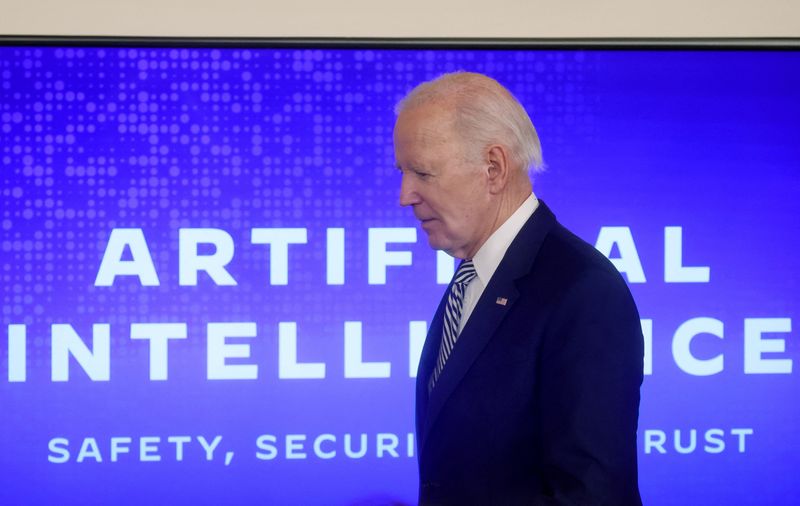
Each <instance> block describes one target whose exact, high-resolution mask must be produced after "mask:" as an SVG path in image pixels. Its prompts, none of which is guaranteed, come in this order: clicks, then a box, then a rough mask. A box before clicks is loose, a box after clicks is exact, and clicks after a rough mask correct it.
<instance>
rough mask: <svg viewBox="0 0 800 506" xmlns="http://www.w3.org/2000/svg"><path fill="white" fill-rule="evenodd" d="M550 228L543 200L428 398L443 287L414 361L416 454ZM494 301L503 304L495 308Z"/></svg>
mask: <svg viewBox="0 0 800 506" xmlns="http://www.w3.org/2000/svg"><path fill="white" fill-rule="evenodd" d="M555 223H556V220H555V216H554V215H553V213H552V212H551V211H550V209H549V208H548V207H547V205H545V203H544V202H543V201H541V200H540V201H539V208H538V209H537V210H536V212H535V213H533V215H532V216H531V217H530V218H529V219H528V221H527V222H525V225H523V227H522V229H520V231H519V233H518V234H517V236H516V237H515V238H514V240H513V241H512V242H511V245H510V246H509V248H508V250H507V251H506V253H505V255H504V256H503V259H502V260H501V261H500V264H499V265H498V267H497V270H496V271H495V272H494V275H493V276H492V279H491V280H490V282H489V284H488V286H487V287H486V289H484V291H483V294H482V295H481V298H480V299H479V300H478V303H477V305H476V306H475V309H474V310H473V313H472V316H471V317H470V319H469V320H468V321H467V324H466V326H465V327H464V329H463V330H462V332H461V335H460V336H459V338H458V342H457V344H456V346H455V347H454V348H453V351H452V353H451V354H450V357H449V358H448V360H447V364H446V365H445V367H444V369H443V370H442V374H441V376H440V377H439V380H438V382H437V384H436V388H434V389H433V391H432V392H431V394H430V398H429V396H428V391H427V383H428V377H429V376H430V373H431V371H432V369H433V364H434V363H435V360H436V355H437V353H438V351H439V343H440V342H441V335H442V314H443V312H444V306H445V300H446V297H447V293H449V291H450V287H449V286H448V288H447V290H446V291H445V296H444V297H443V298H442V301H441V302H440V303H439V308H438V309H437V310H436V314H435V315H434V318H433V321H432V322H431V327H430V329H429V331H428V337H427V339H426V340H425V345H424V347H423V351H422V357H421V359H420V365H419V370H418V374H417V416H416V425H417V437H418V444H419V455H420V456H421V455H422V450H423V449H424V448H425V443H426V440H427V436H428V434H429V433H430V430H431V427H432V426H433V424H434V423H435V421H436V419H437V418H438V416H439V414H440V412H441V410H442V408H443V407H444V405H445V402H446V401H447V399H448V398H449V397H450V395H452V393H453V391H454V390H455V389H456V387H457V386H458V384H459V383H460V382H461V380H462V379H463V378H464V375H465V374H466V373H467V371H468V370H469V368H470V367H471V366H472V363H473V362H474V361H475V360H476V359H477V358H478V356H479V355H480V353H481V351H483V348H484V347H485V346H486V345H487V344H488V342H489V340H490V339H491V338H492V336H493V335H494V333H495V331H496V330H497V328H498V326H499V325H500V323H501V322H502V321H503V318H505V316H506V314H508V312H509V310H511V308H512V307H513V306H514V304H515V303H516V300H517V298H518V297H519V291H518V290H517V288H516V284H515V281H516V280H517V279H519V278H521V277H524V276H525V275H527V274H528V273H529V272H530V271H531V268H532V266H533V262H534V260H535V258H536V254H537V253H538V251H539V248H540V246H541V244H542V242H543V241H544V238H545V237H546V236H547V233H548V232H549V231H550V229H551V228H552V227H553V225H554V224H555ZM500 299H506V300H505V303H504V304H503V303H501V301H500Z"/></svg>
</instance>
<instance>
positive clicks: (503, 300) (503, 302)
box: [495, 297, 508, 306]
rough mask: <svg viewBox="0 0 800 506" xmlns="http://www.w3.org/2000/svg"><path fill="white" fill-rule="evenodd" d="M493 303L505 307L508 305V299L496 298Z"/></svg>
mask: <svg viewBox="0 0 800 506" xmlns="http://www.w3.org/2000/svg"><path fill="white" fill-rule="evenodd" d="M495 302H496V303H497V304H499V305H501V306H505V305H506V304H508V299H507V298H505V297H498V298H497V300H496V301H495Z"/></svg>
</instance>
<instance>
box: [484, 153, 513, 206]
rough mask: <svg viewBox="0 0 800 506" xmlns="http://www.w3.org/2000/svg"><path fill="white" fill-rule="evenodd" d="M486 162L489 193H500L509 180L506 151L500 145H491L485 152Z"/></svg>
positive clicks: (508, 164) (509, 170)
mask: <svg viewBox="0 0 800 506" xmlns="http://www.w3.org/2000/svg"><path fill="white" fill-rule="evenodd" d="M486 161H487V163H488V164H489V167H488V169H487V173H488V176H489V180H488V183H489V191H490V192H491V193H493V194H498V193H501V192H502V191H503V190H505V188H506V186H508V183H509V180H510V179H511V164H510V160H509V159H508V150H507V149H506V147H505V146H501V145H500V144H492V145H491V146H489V149H488V151H487V152H486Z"/></svg>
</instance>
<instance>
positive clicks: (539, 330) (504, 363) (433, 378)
mask: <svg viewBox="0 0 800 506" xmlns="http://www.w3.org/2000/svg"><path fill="white" fill-rule="evenodd" d="M397 112H398V118H397V123H396V125H395V129H394V146H395V156H396V159H397V165H398V168H399V170H400V172H401V174H402V184H401V189H400V204H401V205H403V206H410V207H411V208H412V209H413V211H414V216H416V218H417V219H418V220H420V222H421V226H422V228H423V229H424V230H425V232H426V233H427V235H428V241H429V243H430V245H431V246H432V247H433V248H435V249H441V250H444V251H446V252H447V253H449V254H450V255H452V256H454V257H456V258H460V259H463V261H462V262H461V263H460V265H459V267H458V270H457V271H456V274H455V276H454V277H453V281H452V282H451V284H450V286H449V287H448V288H447V291H446V292H445V295H444V297H443V298H442V301H441V303H440V304H439V308H438V309H437V310H436V314H435V316H434V318H433V321H432V323H431V327H430V331H429V333H428V336H427V339H426V341H425V346H424V349H423V351H422V357H421V359H420V364H419V371H418V374H417V393H416V396H417V413H416V430H417V445H418V456H419V474H420V496H419V497H420V503H421V504H454V505H455V504H457V505H468V504H476V505H477V504H479V505H489V504H499V505H511V504H591V505H594V504H607V505H629V504H640V503H641V500H640V498H639V490H638V484H637V467H636V425H637V418H638V409H639V386H640V385H641V381H642V356H643V339H642V333H641V327H640V323H639V315H638V313H637V310H636V306H635V305H634V302H633V299H632V298H631V295H630V292H629V290H628V288H627V286H626V284H625V282H624V280H623V279H622V277H621V276H620V275H619V273H618V272H617V271H616V270H615V269H614V267H613V265H612V264H611V263H610V262H609V261H608V260H607V259H606V258H605V257H603V256H602V255H601V254H600V253H598V252H597V251H596V250H595V249H594V248H592V247H591V246H590V245H589V244H587V243H585V242H584V241H582V240H581V239H579V238H578V237H576V236H575V235H573V234H572V233H570V232H569V231H568V230H566V229H565V228H564V227H563V226H561V225H560V224H559V223H558V222H557V221H556V219H555V216H554V215H553V213H552V212H551V211H550V209H549V208H548V207H547V206H546V205H545V204H544V202H542V201H541V200H538V199H537V198H536V196H535V195H534V194H533V191H532V185H531V181H530V178H529V177H528V170H529V168H530V167H534V168H535V167H538V166H540V165H541V162H542V159H541V150H540V146H539V140H538V137H537V134H536V131H535V130H534V128H533V124H532V123H531V120H530V118H529V117H528V115H527V114H526V112H525V110H524V109H523V108H522V106H521V105H520V104H519V102H518V101H517V100H516V99H515V98H514V97H513V96H512V95H511V93H510V92H509V91H508V90H506V89H505V88H504V87H502V86H501V85H500V84H499V83H497V82H496V81H495V80H493V79H491V78H489V77H487V76H484V75H480V74H473V73H467V72H458V73H454V74H446V75H443V76H441V77H439V78H437V79H435V80H433V81H430V82H426V83H423V84H421V85H419V86H417V87H416V88H415V89H414V90H412V91H411V92H410V93H409V94H408V96H406V97H405V98H404V99H403V100H402V101H401V102H400V103H399V104H398V107H397Z"/></svg>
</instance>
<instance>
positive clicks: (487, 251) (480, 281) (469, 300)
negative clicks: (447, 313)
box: [458, 193, 539, 334]
mask: <svg viewBox="0 0 800 506" xmlns="http://www.w3.org/2000/svg"><path fill="white" fill-rule="evenodd" d="M537 207H539V200H538V199H537V198H536V195H534V194H533V193H531V194H530V195H529V196H528V198H527V199H525V201H524V202H523V203H522V204H521V205H520V206H519V207H518V208H517V210H516V211H514V214H512V215H511V216H509V217H508V219H507V220H506V221H505V223H503V224H502V225H500V228H498V229H497V230H495V231H494V233H493V234H492V235H490V236H489V239H487V240H486V242H485V243H483V246H481V249H479V250H478V252H477V253H475V256H474V257H472V263H473V264H474V265H475V273H476V276H475V277H474V278H473V279H472V281H470V283H469V285H467V291H466V293H465V294H464V305H463V307H462V309H461V321H460V322H459V324H458V333H459V334H461V331H462V330H464V325H466V323H467V320H469V317H470V315H471V314H472V310H473V309H475V305H476V304H477V303H478V299H480V298H481V295H483V290H484V289H485V288H486V286H487V285H488V284H489V280H491V279H492V275H493V274H494V271H496V270H497V266H498V265H500V261H501V260H502V259H503V256H505V254H506V250H507V249H508V247H509V246H511V243H512V241H514V238H515V237H517V234H518V233H519V231H520V230H521V229H522V226H523V225H525V222H526V221H528V218H530V217H531V215H532V214H533V212H534V211H536V208H537Z"/></svg>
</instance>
